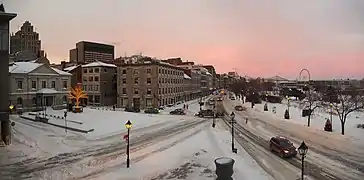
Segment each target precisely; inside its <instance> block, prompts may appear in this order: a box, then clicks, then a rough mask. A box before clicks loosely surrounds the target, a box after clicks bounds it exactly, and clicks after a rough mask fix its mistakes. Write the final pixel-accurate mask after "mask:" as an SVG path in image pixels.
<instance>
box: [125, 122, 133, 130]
mask: <svg viewBox="0 0 364 180" xmlns="http://www.w3.org/2000/svg"><path fill="white" fill-rule="evenodd" d="M132 126H133V124H132V123H131V122H130V121H129V120H128V122H126V123H125V128H126V129H130V128H131V127H132Z"/></svg>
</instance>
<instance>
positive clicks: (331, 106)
mask: <svg viewBox="0 0 364 180" xmlns="http://www.w3.org/2000/svg"><path fill="white" fill-rule="evenodd" d="M333 106H334V104H332V103H330V122H331V125H332V113H333V112H332V108H333Z"/></svg>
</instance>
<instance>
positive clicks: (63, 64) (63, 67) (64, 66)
mask: <svg viewBox="0 0 364 180" xmlns="http://www.w3.org/2000/svg"><path fill="white" fill-rule="evenodd" d="M65 68H66V61H61V69H62V71H64V69H65Z"/></svg>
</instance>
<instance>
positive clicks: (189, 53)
mask: <svg viewBox="0 0 364 180" xmlns="http://www.w3.org/2000/svg"><path fill="white" fill-rule="evenodd" d="M3 1H4V5H5V8H6V11H7V12H15V13H18V17H16V18H15V19H14V20H13V21H12V22H11V28H12V29H11V31H12V32H15V31H17V30H18V29H19V27H20V26H21V25H22V23H23V22H24V21H25V20H29V21H30V22H31V23H32V24H33V25H34V26H35V27H36V28H37V31H38V32H39V33H40V38H41V40H42V48H43V49H44V50H45V51H46V52H47V53H48V58H49V59H50V60H51V61H52V62H55V63H59V62H60V61H61V60H65V59H66V60H67V59H68V56H69V55H68V53H69V49H71V48H73V47H74V46H75V43H76V42H78V41H81V40H88V41H96V42H104V43H116V44H117V45H116V47H115V49H116V56H117V57H118V56H124V55H125V54H126V55H132V54H139V53H141V52H142V53H143V54H145V55H148V56H152V57H159V58H168V57H181V58H183V59H184V60H188V61H195V62H196V63H201V64H212V65H214V66H215V68H216V70H217V72H219V73H221V72H227V71H234V68H236V71H237V72H238V73H239V74H242V75H249V76H252V77H257V76H260V77H270V76H275V75H280V76H282V77H286V78H291V79H295V78H297V77H298V74H299V72H300V70H301V69H302V68H307V69H309V70H310V72H311V74H312V78H313V79H332V78H352V77H357V78H363V77H364V1H363V0H312V1H310V0H274V1H273V0H72V1H71V0H58V1H57V0H3Z"/></svg>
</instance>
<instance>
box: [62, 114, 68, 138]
mask: <svg viewBox="0 0 364 180" xmlns="http://www.w3.org/2000/svg"><path fill="white" fill-rule="evenodd" d="M63 116H64V125H65V126H66V128H64V130H65V131H66V134H67V119H66V118H67V110H64V114H63Z"/></svg>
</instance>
